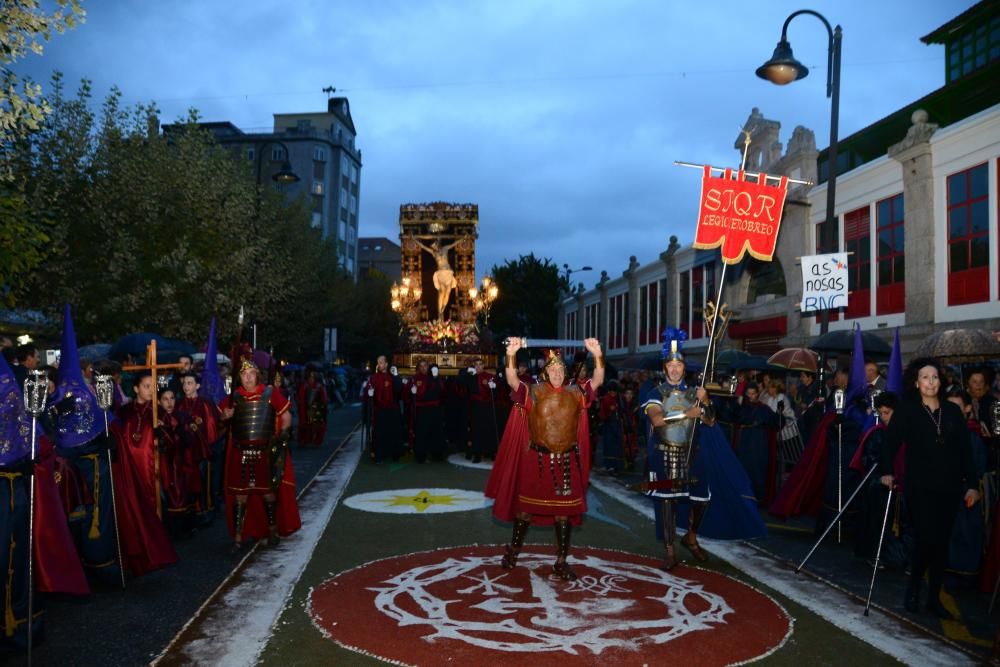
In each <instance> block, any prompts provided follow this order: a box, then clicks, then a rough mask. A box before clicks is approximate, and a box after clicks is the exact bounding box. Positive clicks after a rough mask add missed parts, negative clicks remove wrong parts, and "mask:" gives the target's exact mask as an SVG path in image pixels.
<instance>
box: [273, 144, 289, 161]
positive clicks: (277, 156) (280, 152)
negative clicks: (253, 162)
mask: <svg viewBox="0 0 1000 667" xmlns="http://www.w3.org/2000/svg"><path fill="white" fill-rule="evenodd" d="M285 159H286V158H285V149H284V148H282V147H281V146H272V147H271V162H284V161H285Z"/></svg>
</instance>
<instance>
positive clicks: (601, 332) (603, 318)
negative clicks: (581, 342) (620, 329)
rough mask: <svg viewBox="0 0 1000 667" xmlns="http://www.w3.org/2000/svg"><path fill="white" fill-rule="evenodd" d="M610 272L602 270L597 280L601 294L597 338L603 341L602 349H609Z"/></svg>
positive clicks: (598, 290)
mask: <svg viewBox="0 0 1000 667" xmlns="http://www.w3.org/2000/svg"><path fill="white" fill-rule="evenodd" d="M608 280H609V278H608V272H607V271H601V279H600V280H598V281H597V292H598V294H600V295H601V298H600V301H599V302H598V303H599V304H600V305H598V306H597V340H599V341H600V342H601V348H602V349H605V350H607V349H609V347H608V343H609V341H610V336H609V335H608V317H609V316H610V312H611V304H609V303H608Z"/></svg>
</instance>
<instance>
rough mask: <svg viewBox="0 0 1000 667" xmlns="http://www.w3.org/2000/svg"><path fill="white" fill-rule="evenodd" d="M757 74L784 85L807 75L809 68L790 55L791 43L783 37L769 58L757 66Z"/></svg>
mask: <svg viewBox="0 0 1000 667" xmlns="http://www.w3.org/2000/svg"><path fill="white" fill-rule="evenodd" d="M757 76H759V77H760V78H762V79H766V80H768V81H770V82H771V83H774V84H777V85H779V86H784V85H787V84H789V83H791V82H792V81H797V80H799V79H804V78H806V77H807V76H809V68H808V67H806V66H805V65H803V64H802V63H800V62H799V61H798V60H796V59H795V56H794V55H792V45H791V44H789V43H788V40H784V39H783V40H781V41H780V42H778V45H777V46H776V47H775V48H774V54H773V55H772V56H771V59H770V60H768V61H767V62H766V63H764V64H763V65H761V66H760V67H758V68H757Z"/></svg>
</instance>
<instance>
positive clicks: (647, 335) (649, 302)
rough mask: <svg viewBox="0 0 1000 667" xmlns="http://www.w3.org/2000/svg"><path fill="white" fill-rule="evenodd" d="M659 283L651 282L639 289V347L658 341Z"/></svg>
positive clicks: (659, 317) (660, 314)
mask: <svg viewBox="0 0 1000 667" xmlns="http://www.w3.org/2000/svg"><path fill="white" fill-rule="evenodd" d="M661 318H662V313H661V311H660V283H659V282H657V281H653V282H651V283H649V284H647V285H643V286H641V287H640V288H639V345H653V344H654V343H658V342H659V341H660V326H661Z"/></svg>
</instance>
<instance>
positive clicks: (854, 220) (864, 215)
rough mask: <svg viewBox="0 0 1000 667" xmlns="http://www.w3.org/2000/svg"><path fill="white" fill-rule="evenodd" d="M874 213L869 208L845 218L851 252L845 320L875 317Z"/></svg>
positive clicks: (848, 258) (848, 261) (846, 238)
mask: <svg viewBox="0 0 1000 667" xmlns="http://www.w3.org/2000/svg"><path fill="white" fill-rule="evenodd" d="M871 215H872V214H871V209H870V208H869V207H868V206H865V207H863V208H859V209H857V210H854V211H850V212H848V213H845V214H844V242H845V245H846V246H847V252H849V253H854V254H852V255H848V257H847V289H848V291H849V293H848V295H847V312H846V313H845V315H844V317H846V318H849V319H853V318H857V317H868V316H869V315H871V313H872V305H871V304H872V242H871V235H872V232H871V222H872V220H871Z"/></svg>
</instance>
